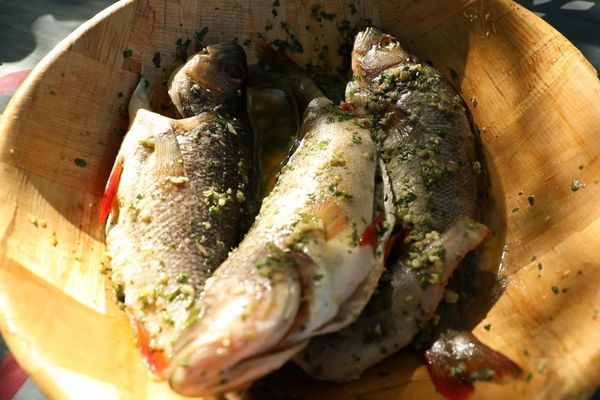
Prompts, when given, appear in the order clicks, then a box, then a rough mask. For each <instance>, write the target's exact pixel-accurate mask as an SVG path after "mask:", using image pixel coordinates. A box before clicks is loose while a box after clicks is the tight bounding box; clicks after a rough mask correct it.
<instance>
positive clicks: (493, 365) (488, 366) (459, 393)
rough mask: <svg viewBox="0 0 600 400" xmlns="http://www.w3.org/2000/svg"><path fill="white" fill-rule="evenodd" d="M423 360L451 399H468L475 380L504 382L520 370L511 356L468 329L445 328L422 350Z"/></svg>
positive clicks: (517, 375) (436, 382)
mask: <svg viewBox="0 0 600 400" xmlns="http://www.w3.org/2000/svg"><path fill="white" fill-rule="evenodd" d="M465 349H468V350H465ZM425 363H426V365H427V371H428V372H429V376H430V377H431V380H432V382H433V384H434V386H435V388H436V390H437V391H438V392H439V393H441V394H442V395H443V396H444V397H446V398H447V399H451V400H464V399H467V398H468V397H469V395H470V394H471V393H472V392H473V391H474V388H473V383H474V382H475V381H488V382H495V383H505V382H506V381H507V379H506V378H511V377H512V378H517V377H519V375H520V374H521V368H520V367H519V366H518V365H517V364H516V363H514V362H513V361H512V360H511V359H509V358H508V357H506V356H505V355H504V354H502V353H500V352H497V351H495V350H493V349H492V348H490V347H489V346H487V345H485V344H483V343H482V342H481V341H479V339H477V338H476V337H475V335H473V334H472V333H471V332H467V331H460V332H459V331H454V330H448V331H447V332H445V333H443V334H442V335H440V338H439V339H438V340H436V341H435V342H434V343H433V345H432V346H431V348H430V349H429V350H427V351H426V352H425Z"/></svg>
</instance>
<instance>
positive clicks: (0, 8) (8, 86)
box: [0, 0, 600, 400]
mask: <svg viewBox="0 0 600 400" xmlns="http://www.w3.org/2000/svg"><path fill="white" fill-rule="evenodd" d="M113 2H114V1H112V0H82V1H77V2H73V1H68V0H28V1H21V0H0V43H3V45H2V46H0V113H1V112H2V110H4V108H5V107H6V104H7V103H8V100H9V99H10V98H11V96H12V95H13V93H14V92H15V89H16V88H17V87H18V86H19V84H20V83H21V82H22V81H23V79H25V77H26V76H27V74H29V72H30V71H31V68H32V67H33V66H34V65H35V64H36V63H37V62H38V61H39V60H40V59H41V58H42V57H43V56H44V55H45V54H46V53H47V52H48V51H49V50H50V49H51V48H52V47H54V46H55V45H56V44H57V43H58V42H59V41H60V40H61V39H62V38H64V37H65V36H66V35H67V34H68V33H70V32H71V31H72V30H73V29H75V28H76V27H77V26H79V25H80V24H81V23H82V22H83V21H85V20H87V19H89V18H90V17H91V16H93V15H94V14H96V13H97V12H98V11H100V10H102V9H103V8H105V7H107V6H108V5H110V4H111V3H113ZM518 2H519V3H521V4H522V5H524V6H526V7H528V8H529V9H531V10H532V11H533V12H535V13H536V14H537V15H539V16H540V17H542V18H544V19H545V20H546V21H548V22H549V23H550V24H552V25H553V26H554V27H556V28H557V29H558V30H559V31H560V32H562V33H563V34H564V35H565V36H567V37H568V38H569V39H570V40H571V41H572V42H573V43H574V44H575V45H576V46H577V47H578V48H579V49H581V51H582V52H583V53H584V54H585V55H586V57H587V58H588V59H589V60H590V61H591V62H592V64H594V65H595V67H596V69H600V1H599V2H596V1H581V0H577V1H563V0H518ZM7 43H10V46H7V45H6V44H7ZM44 399H46V397H45V396H44V395H43V394H42V393H41V392H40V391H39V390H38V389H37V387H36V386H35V384H34V383H33V382H32V381H31V380H30V379H29V378H28V377H27V375H26V373H25V372H24V371H23V370H22V369H21V368H20V367H19V365H18V364H17V362H16V360H15V358H14V357H13V355H12V354H11V353H10V352H9V351H8V349H7V347H6V344H5V343H4V341H3V340H2V337H1V336H0V400H44ZM593 400H600V390H598V391H597V392H596V394H595V395H594V396H593Z"/></svg>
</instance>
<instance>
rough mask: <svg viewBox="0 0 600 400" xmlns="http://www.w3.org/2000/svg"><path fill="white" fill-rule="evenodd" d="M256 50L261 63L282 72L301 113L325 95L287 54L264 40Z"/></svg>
mask: <svg viewBox="0 0 600 400" xmlns="http://www.w3.org/2000/svg"><path fill="white" fill-rule="evenodd" d="M255 52H256V55H257V57H258V59H259V61H260V62H261V63H263V64H266V66H268V67H269V68H270V69H272V70H273V71H275V72H278V73H280V74H282V79H283V80H284V81H285V83H286V84H287V85H288V86H289V88H290V90H291V91H292V93H293V95H294V99H295V100H296V103H297V104H298V113H299V115H302V114H303V113H304V110H305V109H306V107H307V106H308V103H310V101H311V100H313V99H316V98H318V97H325V95H324V94H323V91H322V90H321V89H320V88H319V86H318V85H317V84H316V83H315V82H314V81H313V80H312V79H311V78H310V77H309V76H308V74H307V73H306V71H305V70H304V69H302V68H301V67H300V66H299V65H298V64H296V63H295V62H294V60H292V59H291V58H290V57H288V56H287V55H285V54H283V53H282V52H280V51H277V50H275V49H274V48H273V47H272V46H271V45H269V44H267V43H264V42H261V43H258V44H257V45H256V46H255Z"/></svg>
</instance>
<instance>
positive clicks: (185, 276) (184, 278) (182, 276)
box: [175, 272, 190, 283]
mask: <svg viewBox="0 0 600 400" xmlns="http://www.w3.org/2000/svg"><path fill="white" fill-rule="evenodd" d="M189 279H190V274H188V273H187V272H182V273H180V274H179V275H177V278H175V280H176V281H177V283H186V282H187V281H188V280H189Z"/></svg>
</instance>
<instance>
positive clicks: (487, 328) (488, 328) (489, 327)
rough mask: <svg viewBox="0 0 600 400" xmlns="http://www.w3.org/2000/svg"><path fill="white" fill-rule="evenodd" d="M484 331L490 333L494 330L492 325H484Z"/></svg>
mask: <svg viewBox="0 0 600 400" xmlns="http://www.w3.org/2000/svg"><path fill="white" fill-rule="evenodd" d="M483 329H485V330H486V331H489V330H490V329H492V324H487V325H484V326H483Z"/></svg>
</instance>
